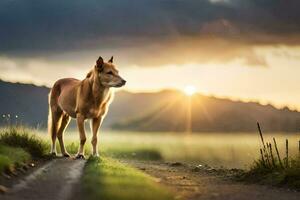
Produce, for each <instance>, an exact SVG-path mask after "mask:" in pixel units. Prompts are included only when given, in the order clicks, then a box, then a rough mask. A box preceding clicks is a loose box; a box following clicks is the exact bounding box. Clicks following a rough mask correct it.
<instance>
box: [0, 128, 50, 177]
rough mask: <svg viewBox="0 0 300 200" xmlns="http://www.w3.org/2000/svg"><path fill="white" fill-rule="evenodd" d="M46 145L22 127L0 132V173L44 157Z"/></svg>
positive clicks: (46, 150)
mask: <svg viewBox="0 0 300 200" xmlns="http://www.w3.org/2000/svg"><path fill="white" fill-rule="evenodd" d="M46 152H48V145H47V143H46V142H45V141H44V140H42V139H41V138H39V137H38V136H36V135H34V134H31V133H30V130H29V129H25V128H24V127H7V128H3V129H1V130H0V173H2V172H5V171H7V172H12V171H14V169H15V168H17V167H20V166H22V165H24V164H26V163H27V162H29V161H30V160H32V159H39V158H42V157H45V155H46Z"/></svg>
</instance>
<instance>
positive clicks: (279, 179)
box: [245, 123, 300, 189]
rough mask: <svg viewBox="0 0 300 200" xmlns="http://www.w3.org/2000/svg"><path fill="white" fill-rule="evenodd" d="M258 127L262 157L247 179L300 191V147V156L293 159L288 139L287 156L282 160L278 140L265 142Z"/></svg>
mask: <svg viewBox="0 0 300 200" xmlns="http://www.w3.org/2000/svg"><path fill="white" fill-rule="evenodd" d="M257 126H258V131H259V135H260V138H261V147H260V155H261V157H260V158H259V159H258V160H257V161H255V163H254V165H253V166H252V167H251V169H250V171H249V172H248V173H246V174H245V178H246V179H248V180H254V181H260V182H263V183H269V184H273V185H289V186H292V187H295V188H297V189H300V146H299V153H298V155H297V156H294V157H291V156H290V155H289V140H288V139H286V140H285V149H284V155H285V156H284V158H283V159H282V158H281V156H280V149H279V148H278V146H277V142H276V139H275V138H273V143H272V142H268V141H265V139H264V135H263V132H262V130H261V127H260V125H259V123H257ZM299 145H300V141H299Z"/></svg>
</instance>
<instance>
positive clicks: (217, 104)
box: [0, 81, 300, 132]
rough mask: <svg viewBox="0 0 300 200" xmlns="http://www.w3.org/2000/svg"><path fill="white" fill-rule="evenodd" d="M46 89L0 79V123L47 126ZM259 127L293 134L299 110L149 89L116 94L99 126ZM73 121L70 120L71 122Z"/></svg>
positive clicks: (298, 123)
mask: <svg viewBox="0 0 300 200" xmlns="http://www.w3.org/2000/svg"><path fill="white" fill-rule="evenodd" d="M48 93H49V88H47V87H40V86H35V85H32V84H22V83H10V82H4V81H0V102H1V104H0V114H1V120H0V124H1V125H7V124H15V123H19V124H24V125H27V126H31V127H41V128H45V127H46V126H47V115H48V105H47V99H48ZM257 121H258V122H260V123H261V124H262V127H263V129H264V130H265V131H285V132H295V131H298V130H299V127H300V113H299V112H298V111H293V110H290V109H289V108H287V107H285V108H283V109H277V108H275V107H274V106H272V105H261V104H259V103H256V102H242V101H233V100H230V99H222V98H216V97H213V96H205V95H201V94H194V95H193V96H186V95H185V94H183V93H182V92H180V91H176V90H163V91H160V92H153V93H132V92H128V91H118V92H116V95H115V99H114V101H113V103H112V104H111V106H110V110H109V112H108V115H107V116H106V118H105V120H104V123H103V128H105V129H115V130H129V131H162V132H165V131H167V132H184V131H193V132H244V131H255V130H256V122H257ZM73 125H74V124H73Z"/></svg>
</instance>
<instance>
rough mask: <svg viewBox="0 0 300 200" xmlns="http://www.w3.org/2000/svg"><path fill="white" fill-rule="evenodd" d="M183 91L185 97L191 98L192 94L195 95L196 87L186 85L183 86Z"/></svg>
mask: <svg viewBox="0 0 300 200" xmlns="http://www.w3.org/2000/svg"><path fill="white" fill-rule="evenodd" d="M183 91H184V93H185V94H186V95H187V96H192V95H193V94H195V93H196V87H195V86H193V85H187V86H185V88H184V89H183Z"/></svg>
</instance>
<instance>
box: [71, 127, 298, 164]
mask: <svg viewBox="0 0 300 200" xmlns="http://www.w3.org/2000/svg"><path fill="white" fill-rule="evenodd" d="M77 134H78V133H76V132H71V131H67V132H66V140H67V141H68V142H67V143H68V145H69V149H71V150H72V152H73V153H75V152H76V151H77V144H78V135H77ZM88 135H89V136H90V134H88ZM272 137H276V139H277V143H278V147H279V149H281V150H282V151H281V153H282V154H283V153H284V148H285V139H286V138H288V139H289V141H290V155H291V156H296V155H297V154H298V141H299V139H300V134H299V133H294V134H291V133H289V134H284V133H268V134H265V138H266V140H270V141H271V140H272ZM99 141H100V144H99V148H100V152H101V153H102V154H104V155H108V156H112V157H116V158H126V159H134V158H136V159H146V160H147V159H157V160H159V159H163V160H165V161H170V162H177V161H179V162H186V163H191V164H208V165H211V166H214V167H221V166H223V167H226V168H243V169H249V168H250V167H251V165H252V164H253V162H254V160H257V159H258V158H259V157H260V152H259V147H260V138H259V135H258V134H257V133H235V134H228V133H226V134H222V133H201V134H195V133H194V134H185V133H182V134H180V133H179V134H178V133H138V132H136V133H132V132H101V133H100V135H99ZM70 147H71V148H70ZM90 148H91V144H90V140H88V141H87V145H86V152H89V151H90ZM282 156H283V155H282Z"/></svg>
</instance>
